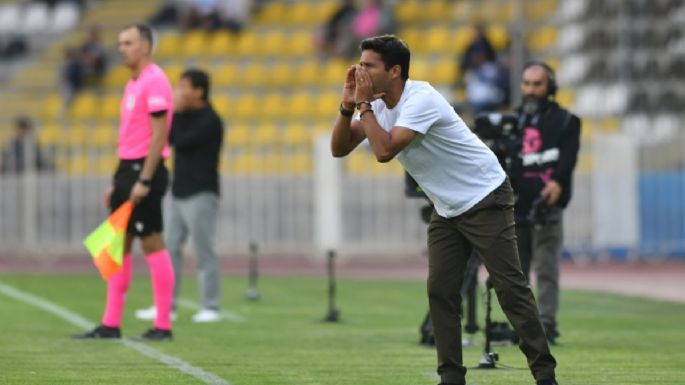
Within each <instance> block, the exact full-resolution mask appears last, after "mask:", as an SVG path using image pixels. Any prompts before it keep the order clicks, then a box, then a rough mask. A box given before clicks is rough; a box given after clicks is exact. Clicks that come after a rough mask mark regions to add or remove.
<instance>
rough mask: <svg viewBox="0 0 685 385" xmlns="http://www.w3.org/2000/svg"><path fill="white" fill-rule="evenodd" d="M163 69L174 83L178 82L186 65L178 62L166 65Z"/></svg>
mask: <svg viewBox="0 0 685 385" xmlns="http://www.w3.org/2000/svg"><path fill="white" fill-rule="evenodd" d="M162 69H163V70H164V73H166V76H167V77H168V78H169V82H171V84H172V85H176V84H178V81H179V79H180V78H181V74H182V73H183V71H185V67H184V66H183V65H182V64H178V63H172V64H169V65H166V66H164V67H162Z"/></svg>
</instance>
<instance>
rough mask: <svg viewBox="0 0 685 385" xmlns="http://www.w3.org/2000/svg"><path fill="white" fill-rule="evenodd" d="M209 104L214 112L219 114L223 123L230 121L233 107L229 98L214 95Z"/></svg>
mask: <svg viewBox="0 0 685 385" xmlns="http://www.w3.org/2000/svg"><path fill="white" fill-rule="evenodd" d="M211 102H212V107H214V111H216V113H217V114H219V116H220V117H221V119H223V120H224V121H225V120H227V119H230V117H231V111H232V109H231V106H232V105H233V103H232V101H231V98H230V97H228V96H227V95H216V96H214V97H212V98H211ZM224 124H225V123H224Z"/></svg>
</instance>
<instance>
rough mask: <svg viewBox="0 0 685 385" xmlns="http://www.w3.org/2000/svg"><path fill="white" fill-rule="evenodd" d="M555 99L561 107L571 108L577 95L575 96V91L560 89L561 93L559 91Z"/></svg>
mask: <svg viewBox="0 0 685 385" xmlns="http://www.w3.org/2000/svg"><path fill="white" fill-rule="evenodd" d="M555 99H556V100H557V102H558V103H559V105H561V106H562V107H564V108H571V107H573V104H574V103H575V95H574V94H573V90H572V89H571V88H567V87H562V88H560V89H559V91H557V95H556V97H555Z"/></svg>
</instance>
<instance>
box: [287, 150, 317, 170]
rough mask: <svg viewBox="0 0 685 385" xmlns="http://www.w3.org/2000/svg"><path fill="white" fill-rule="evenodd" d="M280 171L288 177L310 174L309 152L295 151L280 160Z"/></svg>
mask: <svg viewBox="0 0 685 385" xmlns="http://www.w3.org/2000/svg"><path fill="white" fill-rule="evenodd" d="M282 164H283V167H282V171H283V173H286V174H289V175H309V174H311V172H312V155H311V151H297V152H295V153H292V154H287V155H285V156H283V158H282Z"/></svg>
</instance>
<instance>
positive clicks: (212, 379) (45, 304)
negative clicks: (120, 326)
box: [0, 282, 231, 385]
mask: <svg viewBox="0 0 685 385" xmlns="http://www.w3.org/2000/svg"><path fill="white" fill-rule="evenodd" d="M0 293H2V294H4V295H5V296H7V297H10V298H14V299H16V300H17V301H20V302H24V303H27V304H29V305H33V306H35V307H37V308H40V309H42V310H45V311H47V312H48V313H51V314H53V315H56V316H57V317H60V318H62V319H63V320H65V321H67V322H68V323H70V324H72V325H74V326H76V327H79V328H82V329H92V328H93V327H95V324H94V323H93V322H91V321H89V320H87V319H85V318H83V317H81V316H80V315H78V314H76V313H72V312H71V311H69V310H67V309H65V308H63V307H61V306H59V305H56V304H54V303H52V302H49V301H47V300H44V299H42V298H40V297H37V296H35V295H33V294H29V293H26V292H23V291H21V290H18V289H15V288H13V287H11V286H8V285H5V284H3V283H2V282H0ZM121 344H123V345H124V346H128V347H130V348H132V349H134V350H136V351H138V352H139V353H141V354H142V355H144V356H147V357H150V358H152V359H155V360H157V361H159V362H161V363H163V364H165V365H166V366H168V367H170V368H173V369H176V370H179V371H181V372H184V373H187V374H189V375H191V376H193V377H195V378H196V379H198V380H200V381H202V382H204V383H205V384H210V385H231V383H230V382H228V381H226V380H224V379H223V378H221V377H218V376H217V375H216V374H213V373H209V372H206V371H204V370H202V369H200V368H197V367H195V366H192V365H190V364H189V363H187V362H185V361H183V360H181V359H180V358H176V357H173V356H170V355H168V354H165V353H162V352H160V351H159V350H157V349H154V348H151V347H149V346H147V345H145V344H142V343H140V342H136V341H132V340H130V339H127V338H124V339H122V340H121Z"/></svg>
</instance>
